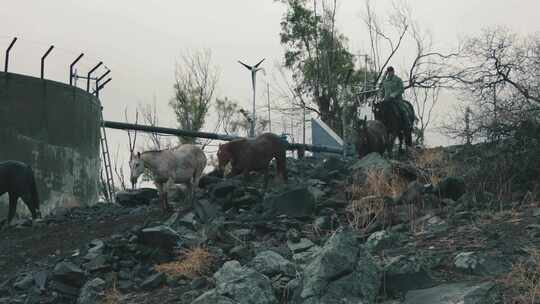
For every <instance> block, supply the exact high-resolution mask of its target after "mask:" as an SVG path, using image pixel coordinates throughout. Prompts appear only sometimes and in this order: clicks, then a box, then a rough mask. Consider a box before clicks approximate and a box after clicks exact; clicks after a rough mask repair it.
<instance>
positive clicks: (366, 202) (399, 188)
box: [347, 170, 407, 233]
mask: <svg viewBox="0 0 540 304" xmlns="http://www.w3.org/2000/svg"><path fill="white" fill-rule="evenodd" d="M406 188H407V182H406V181H405V180H404V179H403V178H401V177H400V176H398V175H397V174H395V173H393V174H390V176H388V175H387V174H385V173H384V172H383V171H381V170H372V171H368V172H367V178H366V180H365V182H364V183H358V182H355V183H354V184H353V185H352V187H351V192H352V193H351V202H350V204H349V206H348V207H347V215H348V221H349V224H350V225H351V227H353V228H354V229H356V230H358V231H361V232H362V233H365V232H367V231H368V230H369V229H370V227H372V226H373V225H374V224H376V223H383V224H384V223H386V221H387V216H388V212H387V210H386V206H385V203H384V199H385V197H397V196H399V195H401V194H402V193H403V192H404V191H405V189H406Z"/></svg>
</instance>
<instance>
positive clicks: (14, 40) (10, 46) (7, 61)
mask: <svg viewBox="0 0 540 304" xmlns="http://www.w3.org/2000/svg"><path fill="white" fill-rule="evenodd" d="M16 41H17V37H14V38H13V40H11V43H10V44H9V46H8V48H7V50H6V63H5V65H4V72H6V73H7V72H8V64H9V51H11V48H12V47H13V45H14V44H15V42H16Z"/></svg>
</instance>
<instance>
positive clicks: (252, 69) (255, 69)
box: [238, 58, 266, 137]
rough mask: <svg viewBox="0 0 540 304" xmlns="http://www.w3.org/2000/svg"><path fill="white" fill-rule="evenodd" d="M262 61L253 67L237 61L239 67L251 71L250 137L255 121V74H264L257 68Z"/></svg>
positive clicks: (253, 131) (253, 135)
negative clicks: (251, 108) (259, 72)
mask: <svg viewBox="0 0 540 304" xmlns="http://www.w3.org/2000/svg"><path fill="white" fill-rule="evenodd" d="M264 59H266V58H263V60H261V61H259V63H257V64H256V65H254V66H250V65H247V64H245V63H243V62H242V61H240V60H238V62H239V63H240V64H241V65H243V66H244V67H246V69H248V70H250V71H251V84H252V85H253V113H252V115H253V119H252V120H251V130H250V132H249V133H250V134H249V136H250V137H255V124H256V120H257V117H256V116H255V79H256V76H257V72H258V71H260V70H262V71H263V73H265V74H266V72H265V71H264V69H263V68H260V67H259V65H260V64H261V63H262V62H263V61H264Z"/></svg>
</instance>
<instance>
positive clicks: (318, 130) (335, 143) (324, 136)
mask: <svg viewBox="0 0 540 304" xmlns="http://www.w3.org/2000/svg"><path fill="white" fill-rule="evenodd" d="M311 144H312V145H314V146H326V147H332V148H338V149H343V139H341V137H339V135H337V134H336V132H334V130H332V129H331V128H330V127H329V126H328V125H327V124H325V123H324V122H323V121H322V120H320V119H317V118H312V119H311ZM326 155H334V156H335V155H336V154H332V153H320V152H316V153H313V156H314V157H324V156H326Z"/></svg>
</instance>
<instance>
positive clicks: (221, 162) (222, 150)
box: [217, 144, 232, 172]
mask: <svg viewBox="0 0 540 304" xmlns="http://www.w3.org/2000/svg"><path fill="white" fill-rule="evenodd" d="M217 159H218V167H219V170H220V171H222V172H223V171H224V170H225V166H227V164H228V163H229V162H230V161H231V159H232V153H231V149H230V148H229V146H228V145H227V144H224V145H221V144H220V145H219V148H218V151H217Z"/></svg>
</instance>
